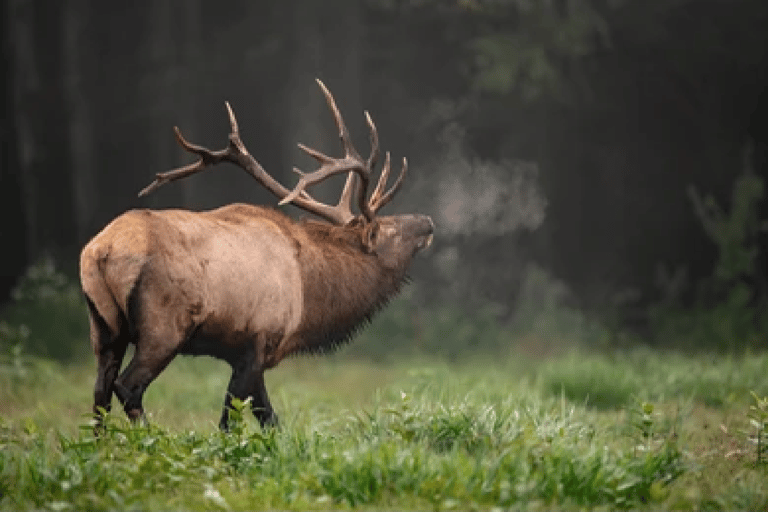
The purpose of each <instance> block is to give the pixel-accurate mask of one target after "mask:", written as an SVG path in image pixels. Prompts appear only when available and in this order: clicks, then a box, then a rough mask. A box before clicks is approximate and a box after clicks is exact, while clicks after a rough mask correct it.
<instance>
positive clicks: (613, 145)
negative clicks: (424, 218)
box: [0, 0, 768, 307]
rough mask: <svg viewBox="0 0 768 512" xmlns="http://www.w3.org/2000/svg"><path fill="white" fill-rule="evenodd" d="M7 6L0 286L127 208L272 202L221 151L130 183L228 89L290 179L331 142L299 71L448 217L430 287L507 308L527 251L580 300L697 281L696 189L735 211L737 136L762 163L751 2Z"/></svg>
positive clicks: (217, 116) (256, 147)
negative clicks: (372, 129)
mask: <svg viewBox="0 0 768 512" xmlns="http://www.w3.org/2000/svg"><path fill="white" fill-rule="evenodd" d="M2 8H3V14H4V16H3V19H4V22H3V23H4V24H5V26H4V27H3V41H2V45H3V46H2V50H3V57H4V58H3V66H4V67H3V70H2V71H3V77H4V79H3V82H2V87H3V125H2V167H1V168H0V176H1V177H2V186H1V187H0V207H1V208H2V212H1V213H2V215H0V223H1V225H2V227H1V228H0V233H2V239H3V246H4V248H5V250H4V251H3V252H2V254H3V256H2V257H3V263H4V265H3V269H4V273H3V279H2V281H0V297H2V298H6V297H7V296H8V292H9V290H10V288H11V287H12V286H13V283H14V282H15V280H16V279H17V277H18V276H19V274H20V273H21V272H22V271H23V269H24V268H25V267H26V266H27V265H28V264H30V263H31V262H32V261H34V260H35V259H36V258H38V257H39V256H40V255H41V254H44V253H46V252H51V253H53V254H54V255H55V256H56V258H57V259H58V260H59V261H60V262H61V265H62V266H63V267H64V268H65V269H66V270H67V271H68V272H70V273H74V272H75V270H74V269H75V268H76V265H75V263H76V258H77V252H78V250H79V248H80V247H81V246H82V244H83V243H84V242H85V241H86V240H87V239H88V238H89V237H90V236H92V235H93V234H94V233H95V232H97V231H98V230H99V229H100V228H101V227H103V226H104V225H105V224H106V222H108V221H109V220H110V219H111V218H113V217H114V216H115V215H117V214H118V213H120V212H122V211H124V210H126V209H128V208H133V207H147V206H149V207H189V208H211V207H215V206H218V205H221V204H224V203H227V202H233V201H250V202H260V203H267V204H272V203H273V202H274V200H273V198H272V197H271V196H269V195H268V194H267V193H266V192H265V191H263V190H260V189H259V187H257V186H256V185H255V184H254V183H252V182H251V181H250V179H249V178H248V177H246V176H245V175H242V173H238V171H236V170H232V169H229V168H224V169H222V170H220V171H214V172H211V173H208V174H207V175H201V176H198V177H195V178H194V179H190V180H187V181H185V182H181V183H179V184H178V185H174V186H169V187H166V188H165V189H164V190H163V191H161V192H158V193H157V194H156V195H155V196H153V197H150V198H148V199H146V200H139V199H137V198H136V193H137V191H138V190H140V189H141V188H142V187H143V186H144V185H146V184H147V183H148V182H149V181H151V179H152V176H153V174H154V173H155V172H157V171H161V170H166V169H170V168H172V167H175V166H178V165H182V164H183V163H186V162H187V161H188V160H187V159H188V156H187V155H185V154H184V153H183V152H182V151H181V150H180V149H179V148H178V147H177V146H176V145H175V142H174V141H173V137H172V132H171V128H172V127H173V126H174V125H178V126H179V127H180V128H181V129H182V131H183V132H184V134H185V135H186V136H187V138H188V139H190V140H193V141H199V142H200V143H203V144H205V145H208V146H211V147H215V146H219V145H223V144H225V143H226V134H227V130H228V126H227V122H226V116H225V113H224V108H223V102H224V100H229V101H230V102H231V103H232V105H233V107H234V108H235V111H236V113H237V115H238V119H239V121H240V125H241V130H242V132H243V136H244V139H245V140H246V143H247V144H248V146H249V148H250V150H251V152H252V153H253V154H254V156H256V158H257V159H259V160H260V161H261V163H262V164H263V165H264V166H265V167H266V168H267V169H269V170H270V172H272V173H273V175H275V176H276V177H277V178H278V179H280V180H281V181H283V182H285V183H293V181H292V180H294V179H295V178H293V176H292V174H291V173H290V172H289V170H290V169H291V167H292V166H293V165H295V164H299V165H300V166H307V165H309V164H308V163H307V161H306V160H303V159H302V156H301V155H300V154H299V152H298V151H297V149H296V147H295V143H296V142H298V141H301V142H304V143H306V144H308V145H310V146H315V147H317V146H321V147H325V148H329V149H330V148H333V147H335V146H334V144H335V133H334V130H333V127H332V124H331V121H330V117H329V115H328V113H327V112H326V111H325V105H324V103H323V100H322V97H321V96H320V95H319V93H318V91H317V90H316V88H315V86H314V83H313V79H314V78H315V77H320V78H322V79H323V80H324V81H325V82H326V83H327V84H328V85H329V87H330V88H331V90H332V91H333V92H334V94H335V95H336V97H337V98H338V99H339V102H340V106H341V108H342V110H343V111H344V113H345V115H346V117H347V119H348V121H349V123H350V128H351V130H352V132H353V138H354V139H355V143H356V144H358V145H359V146H361V147H364V146H365V143H366V141H365V138H364V137H365V130H364V124H363V120H362V115H361V113H362V111H363V110H364V109H368V110H370V111H371V113H372V115H373V116H374V119H375V120H376V121H377V124H378V125H379V131H380V133H381V136H382V143H383V145H384V146H385V147H387V148H389V149H391V150H392V151H393V153H394V155H396V156H398V157H400V156H402V155H407V156H408V157H409V159H410V161H411V163H412V172H411V176H410V177H409V182H408V185H407V186H406V189H407V192H406V193H404V196H406V199H404V201H405V204H403V205H402V207H401V209H403V210H405V209H406V208H407V209H410V210H420V211H423V212H424V213H429V214H432V215H433V217H434V218H435V219H436V221H437V222H438V229H440V227H441V219H442V224H443V226H445V227H444V229H443V232H442V233H441V232H440V231H438V240H439V243H438V244H437V246H436V248H435V250H434V251H433V254H432V258H431V259H429V260H427V261H426V262H423V263H422V264H421V266H420V267H419V269H417V270H416V271H417V272H422V273H424V275H425V276H427V275H428V276H429V279H430V282H431V286H430V287H429V289H430V290H431V291H432V294H431V295H430V298H431V299H437V298H440V297H442V298H443V299H451V298H452V297H453V298H456V297H472V298H473V300H475V301H476V302H478V303H480V302H483V301H485V300H493V301H496V302H499V303H502V304H510V305H511V304H513V303H514V298H515V296H516V293H517V289H518V288H519V283H520V280H521V276H522V273H523V271H524V268H525V265H526V263H527V262H529V261H537V262H538V263H539V264H541V265H543V266H544V267H545V268H547V269H548V270H549V271H551V272H552V273H553V274H554V275H555V276H557V277H559V278H561V279H563V280H565V281H566V282H567V283H568V284H569V286H570V287H571V288H572V289H573V290H574V291H575V295H576V297H577V298H578V300H579V302H580V303H581V304H583V305H587V306H591V307H600V306H601V305H603V304H606V303H610V302H611V301H613V300H615V297H616V296H617V294H619V293H620V292H622V291H625V290H627V289H631V290H634V291H635V294H634V295H635V296H636V297H639V298H640V302H641V303H642V302H643V301H644V300H645V301H647V300H650V299H652V298H653V296H654V294H657V293H658V290H657V289H656V287H655V284H654V278H655V275H656V273H657V269H658V268H659V265H661V264H663V265H666V266H667V267H669V268H676V267H685V268H687V269H688V271H689V275H690V276H691V279H692V281H694V282H695V281H696V280H697V279H700V278H702V277H704V276H706V275H709V273H711V271H712V266H713V262H714V260H715V257H716V251H715V247H714V245H713V244H712V243H710V241H709V240H708V239H707V237H706V235H705V232H704V231H703V229H701V225H700V222H699V220H698V219H697V218H696V216H695V214H694V210H693V208H692V205H691V201H690V200H689V197H688V193H687V190H688V187H689V186H691V185H693V186H695V187H696V188H697V189H698V190H700V191H702V192H703V193H712V194H714V196H715V197H716V198H717V199H718V200H719V201H721V202H723V204H726V205H727V201H728V200H729V198H730V189H731V186H732V184H733V182H734V179H735V177H736V176H737V175H738V173H739V172H740V171H741V169H742V167H743V166H742V161H741V158H742V155H743V150H744V148H745V145H748V144H749V145H751V147H753V148H754V151H753V153H752V158H753V159H754V162H753V164H754V168H755V169H756V171H757V172H758V174H759V175H761V176H765V175H766V173H768V163H767V160H768V159H767V157H766V155H767V154H768V153H767V152H768V93H766V92H765V91H766V85H767V84H768V31H767V30H765V27H768V3H766V2H764V1H763V0H733V1H729V2H724V1H721V0H616V1H611V2H607V1H604V0H549V1H541V2H524V1H518V0H497V1H482V0H457V1H438V0H422V1H418V2H417V1H412V0H365V1H356V0H334V1H329V2H315V1H312V0H295V1H292V2H278V1H265V2H245V1H230V2H226V3H225V4H221V3H218V2H206V1H202V0H195V1H185V2H182V1H181V0H158V1H153V2H150V1H147V0H143V1H139V2H131V3H125V4H116V3H108V2H98V1H95V0H73V1H70V2H53V3H50V2H43V1H42V0H5V1H3V3H2ZM531 169H533V171H531ZM473 187H476V188H473ZM531 187H533V188H535V190H533V189H532V188H531ZM335 190H336V189H335V188H334V185H330V186H328V187H324V188H323V190H321V191H320V192H319V194H320V195H321V196H323V195H325V197H331V196H332V195H333V194H334V193H335ZM462 190H463V191H464V195H463V196H462V195H461V191H462ZM494 190H495V191H496V192H494ZM532 190H533V191H532ZM472 197H474V198H475V200H474V201H471V200H470V199H471V198H472ZM456 205H462V206H461V207H457V206H456ZM396 207H397V206H396ZM453 210H459V213H457V212H456V211H453ZM457 215H463V216H464V218H463V219H458V220H457V219H456V218H455V217H456V216H457ZM534 218H535V219H534ZM532 219H534V220H532ZM762 241H763V240H762V239H761V242H762ZM766 249H767V247H765V244H763V245H761V258H762V259H763V260H764V259H765V254H766ZM764 263H765V261H762V264H761V265H760V268H761V270H760V271H761V272H763V273H764V272H765V270H763V269H766V268H768V266H766V265H765V264H764ZM691 289H692V288H691ZM451 294H453V295H451Z"/></svg>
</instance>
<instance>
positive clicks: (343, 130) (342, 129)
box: [315, 78, 360, 159]
mask: <svg viewBox="0 0 768 512" xmlns="http://www.w3.org/2000/svg"><path fill="white" fill-rule="evenodd" d="M315 81H316V82H317V85H319V86H320V89H322V91H323V95H324V96H325V101H326V103H328V108H330V109H331V112H333V120H334V121H335V122H336V127H337V128H338V129H339V139H340V140H341V147H342V148H344V153H345V154H346V156H348V157H350V156H351V157H353V158H357V159H360V155H359V154H358V152H357V150H356V149H355V147H354V146H353V145H352V141H350V140H349V130H347V125H346V124H345V123H344V118H343V117H341V112H340V111H339V107H337V106H336V100H335V99H333V95H332V94H331V91H329V90H328V88H327V87H326V86H325V84H324V83H323V81H322V80H320V79H319V78H315Z"/></svg>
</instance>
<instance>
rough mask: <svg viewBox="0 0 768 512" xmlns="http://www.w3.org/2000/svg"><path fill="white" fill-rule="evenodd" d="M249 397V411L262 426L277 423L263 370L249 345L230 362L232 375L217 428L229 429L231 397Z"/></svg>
mask: <svg viewBox="0 0 768 512" xmlns="http://www.w3.org/2000/svg"><path fill="white" fill-rule="evenodd" d="M249 397H250V398H251V411H252V412H253V415H254V416H255V417H256V419H257V420H259V423H260V424H261V426H262V427H266V426H270V425H277V416H276V415H275V413H274V411H273V410H272V404H270V403H269V397H268V396H267V388H266V386H265V385H264V370H263V369H262V367H261V365H260V364H259V362H258V359H257V357H256V354H255V350H254V349H253V348H252V347H249V348H248V349H247V350H246V352H245V353H244V354H242V356H241V358H240V359H239V360H238V361H236V362H234V363H232V377H231V378H230V379H229V386H228V387H227V394H226V396H225V397H224V409H223V410H222V412H221V420H220V421H219V428H220V429H221V430H223V431H225V432H228V431H229V411H230V409H231V408H232V399H233V398H237V399H238V400H246V399H247V398H249Z"/></svg>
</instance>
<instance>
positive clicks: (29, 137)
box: [11, 0, 75, 259]
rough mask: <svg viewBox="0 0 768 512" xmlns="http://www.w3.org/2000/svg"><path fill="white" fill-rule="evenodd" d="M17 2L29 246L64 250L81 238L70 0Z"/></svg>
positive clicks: (19, 117) (34, 253)
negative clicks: (67, 34)
mask: <svg viewBox="0 0 768 512" xmlns="http://www.w3.org/2000/svg"><path fill="white" fill-rule="evenodd" d="M11 5H12V12H11V19H12V20H14V23H13V29H12V31H13V32H14V34H13V36H14V40H15V41H16V54H15V65H16V69H15V70H14V72H15V74H16V75H17V76H18V78H19V81H18V86H17V87H16V95H15V100H16V106H17V110H16V123H17V127H18V130H19V138H18V141H19V149H20V154H21V158H20V163H21V175H22V187H23V190H22V194H23V197H24V202H25V204H26V210H25V215H26V218H27V234H28V245H27V251H28V254H29V255H30V257H31V258H33V259H34V258H36V257H38V256H39V255H40V253H41V252H43V251H46V252H51V253H53V254H54V255H57V256H62V255H64V254H66V250H67V249H69V248H71V246H72V245H73V242H74V239H75V227H74V226H75V223H74V220H73V197H72V196H73V195H72V182H71V175H70V173H71V171H70V166H71V158H70V154H69V143H68V142H69V141H68V136H67V124H68V122H67V116H66V107H65V105H66V98H65V95H64V85H63V82H62V77H63V69H62V53H61V46H62V42H63V30H62V26H63V24H62V17H63V9H64V4H63V3H61V2H55V3H47V2H44V1H42V0H17V1H16V2H13V3H12V4H11Z"/></svg>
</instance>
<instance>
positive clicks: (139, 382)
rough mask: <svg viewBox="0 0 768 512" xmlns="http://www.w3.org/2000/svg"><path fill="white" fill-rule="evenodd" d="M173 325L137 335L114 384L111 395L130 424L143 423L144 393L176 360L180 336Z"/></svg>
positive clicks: (167, 324)
mask: <svg viewBox="0 0 768 512" xmlns="http://www.w3.org/2000/svg"><path fill="white" fill-rule="evenodd" d="M174 324H175V322H167V321H166V322H158V323H155V324H154V326H155V328H154V329H153V330H151V331H149V330H148V331H145V332H141V333H139V336H138V339H137V340H136V352H135V353H134V355H133V358H132V359H131V362H130V363H128V366H126V367H125V370H123V372H122V373H121V374H120V376H119V377H118V378H117V381H116V382H115V394H117V398H118V399H119V400H120V403H121V404H122V405H123V409H124V410H125V413H126V414H127V415H128V418H129V419H130V420H131V421H132V422H136V421H137V420H142V421H144V422H145V423H146V417H145V416H144V406H143V405H142V400H143V398H144V392H145V391H146V389H147V387H148V386H149V384H150V383H151V382H152V381H153V380H155V378H156V377H157V376H158V375H160V372H162V371H163V370H164V369H165V367H166V366H168V363H170V362H171V360H172V359H173V358H174V357H175V356H176V353H177V351H178V348H179V346H180V345H181V344H182V342H183V341H184V334H183V333H181V332H179V331H178V330H177V329H175V328H174V327H173V325H174Z"/></svg>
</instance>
